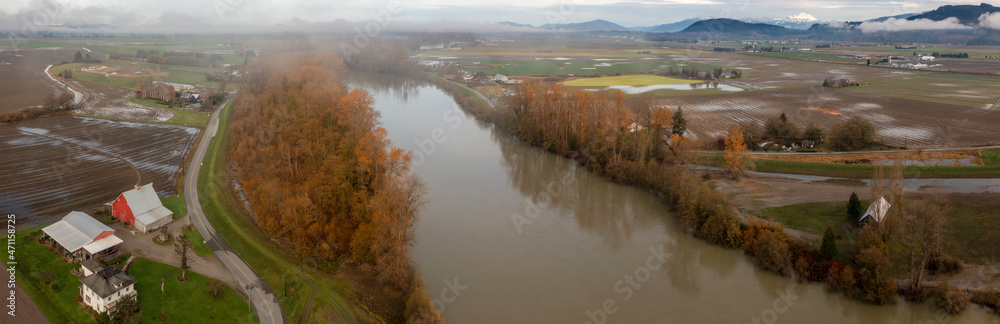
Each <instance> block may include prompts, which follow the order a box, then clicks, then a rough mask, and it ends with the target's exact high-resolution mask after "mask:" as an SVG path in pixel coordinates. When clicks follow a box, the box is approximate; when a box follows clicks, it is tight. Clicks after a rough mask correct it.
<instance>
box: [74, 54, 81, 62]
mask: <svg viewBox="0 0 1000 324" xmlns="http://www.w3.org/2000/svg"><path fill="white" fill-rule="evenodd" d="M82 60H83V54H81V53H80V51H76V55H74V56H73V62H80V61H82Z"/></svg>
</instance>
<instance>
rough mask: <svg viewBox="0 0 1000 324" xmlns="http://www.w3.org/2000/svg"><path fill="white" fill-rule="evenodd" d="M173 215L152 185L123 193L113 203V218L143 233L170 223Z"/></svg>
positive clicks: (137, 187)
mask: <svg viewBox="0 0 1000 324" xmlns="http://www.w3.org/2000/svg"><path fill="white" fill-rule="evenodd" d="M173 215H174V213H173V212H171V211H170V210H169V209H167V208H166V207H163V203H161V202H160V198H159V197H158V196H157V195H156V191H155V190H153V184H152V183H150V184H147V185H145V186H142V187H139V186H136V187H135V189H132V190H129V191H126V192H123V193H122V194H121V195H118V199H115V201H114V202H112V203H111V217H114V218H116V219H118V220H120V221H122V222H125V223H127V224H129V225H131V226H132V227H134V228H135V229H138V230H140V231H142V232H143V233H146V232H149V231H152V230H154V229H156V228H158V227H160V226H163V225H166V224H167V223H170V221H171V220H172V217H173Z"/></svg>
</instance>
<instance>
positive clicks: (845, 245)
mask: <svg viewBox="0 0 1000 324" xmlns="http://www.w3.org/2000/svg"><path fill="white" fill-rule="evenodd" d="M848 198H850V197H844V202H843V203H839V202H816V203H802V204H794V205H787V206H781V207H768V208H764V209H762V210H760V211H757V212H756V213H755V214H756V215H755V216H757V217H758V218H761V219H768V220H773V221H776V222H779V223H781V224H783V225H785V227H787V228H791V229H794V230H799V231H803V232H807V233H811V234H816V235H820V236H822V235H823V233H825V232H826V228H827V227H829V228H831V229H832V230H833V234H834V235H837V236H840V237H844V238H848V237H852V236H853V233H850V232H849V231H847V229H846V227H844V225H845V224H847V199H848ZM861 206H862V207H863V208H867V207H868V202H867V201H862V202H861ZM837 251H838V257H837V258H838V259H840V260H844V261H848V260H850V251H851V244H850V240H847V239H842V240H837Z"/></svg>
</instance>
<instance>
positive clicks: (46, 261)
mask: <svg viewBox="0 0 1000 324" xmlns="http://www.w3.org/2000/svg"><path fill="white" fill-rule="evenodd" d="M41 234H42V228H41V227H38V228H34V229H30V230H25V231H20V232H17V242H18V243H17V252H16V253H17V254H16V256H15V257H16V258H17V262H18V264H17V266H16V268H15V271H16V272H15V273H16V275H17V281H18V282H19V283H21V286H22V287H23V288H24V290H25V291H26V292H27V293H28V295H29V296H31V300H32V301H34V302H35V304H37V305H38V308H40V309H41V310H42V313H45V317H46V318H47V319H48V320H49V322H51V323H92V322H93V320H92V319H91V317H90V315H88V314H87V313H86V312H84V310H83V308H81V307H80V304H78V303H77V302H76V296H77V295H79V294H80V290H79V287H80V278H77V277H76V276H74V275H73V274H72V273H70V271H71V270H72V269H74V268H79V267H80V266H79V265H77V264H69V263H66V262H64V261H63V260H62V258H60V257H59V256H58V255H56V253H55V252H52V250H51V249H49V248H48V247H47V246H44V245H42V244H41V243H38V241H37V239H38V238H39V237H41ZM46 273H50V274H51V275H52V278H53V279H52V281H53V283H56V282H58V283H59V285H60V286H61V288H60V289H59V291H58V292H56V291H53V290H52V289H51V284H50V285H48V286H46V285H45V284H44V281H43V280H42V276H43V275H44V274H46Z"/></svg>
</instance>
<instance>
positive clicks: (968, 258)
mask: <svg viewBox="0 0 1000 324" xmlns="http://www.w3.org/2000/svg"><path fill="white" fill-rule="evenodd" d="M950 198H951V205H952V212H951V218H950V219H949V220H948V223H947V225H945V229H944V239H943V241H944V242H945V243H944V246H943V248H944V250H945V254H948V255H951V256H953V257H956V258H959V259H961V260H962V261H965V262H972V263H977V264H993V265H996V264H1000V249H998V248H997V247H998V246H1000V217H997V211H998V210H1000V195H998V194H987V193H975V194H952V195H950Z"/></svg>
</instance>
